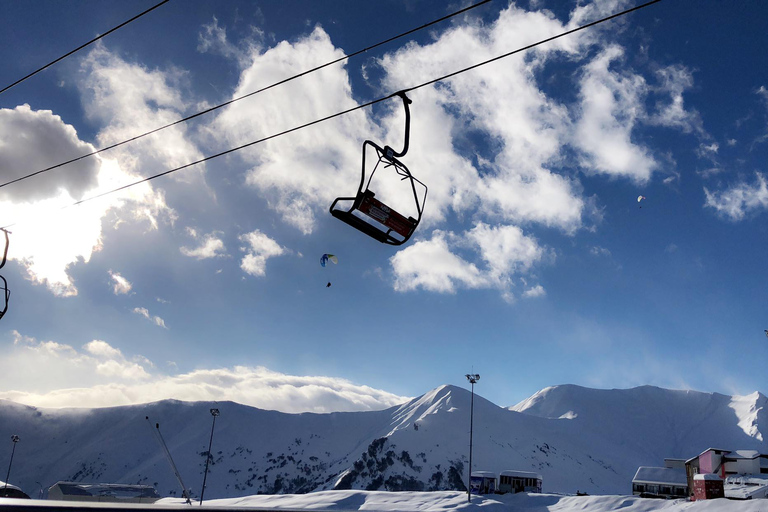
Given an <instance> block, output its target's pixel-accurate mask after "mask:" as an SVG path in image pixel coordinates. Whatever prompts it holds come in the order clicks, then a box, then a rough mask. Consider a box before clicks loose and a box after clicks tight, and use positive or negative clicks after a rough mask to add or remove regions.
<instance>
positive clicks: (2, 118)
mask: <svg viewBox="0 0 768 512" xmlns="http://www.w3.org/2000/svg"><path fill="white" fill-rule="evenodd" d="M81 71H82V72H83V74H84V76H85V79H84V80H81V81H78V82H77V83H78V87H80V92H81V94H82V96H83V103H84V107H85V110H86V112H87V114H88V115H89V116H90V117H91V119H92V120H94V121H95V122H97V123H100V124H101V125H102V126H101V128H100V130H99V132H98V134H97V139H98V140H99V142H100V143H101V144H102V145H105V144H109V143H113V142H116V141H119V140H120V141H121V140H124V139H125V138H128V137H130V136H134V135H137V133H138V132H140V131H142V130H144V129H151V128H156V127H157V126H158V125H161V124H165V123H166V122H168V121H171V120H176V119H178V118H179V117H180V115H179V112H181V111H182V110H183V109H184V108H185V104H184V102H183V101H182V100H181V95H180V91H179V90H177V88H176V86H177V85H178V83H172V82H173V80H172V78H173V79H175V80H176V82H178V81H179V80H180V78H179V74H178V73H177V74H176V75H174V74H173V73H170V74H164V73H162V72H159V71H154V72H152V71H148V70H146V69H144V68H142V67H140V66H136V65H131V64H128V63H126V62H125V61H123V60H121V59H119V58H118V57H116V56H114V55H112V54H111V53H110V52H108V51H107V50H106V49H105V48H104V47H103V46H98V47H97V48H95V49H94V50H93V51H92V52H91V53H90V54H89V55H88V57H87V58H86V59H84V63H83V67H82V70H81ZM0 147H2V151H0V168H2V169H4V170H7V171H8V173H10V177H16V174H27V173H29V172H33V171H36V170H39V169H40V168H44V167H48V166H50V165H52V164H56V163H60V162H62V161H64V160H66V159H70V158H73V157H77V156H82V155H83V154H86V153H90V152H92V151H93V150H94V149H95V148H94V146H92V145H91V144H89V143H86V142H84V141H81V140H79V138H78V135H77V132H76V131H75V129H74V128H73V127H72V126H70V125H68V124H66V122H65V120H63V119H62V118H61V117H59V116H57V115H54V114H53V113H52V112H50V111H47V110H38V111H35V110H32V109H31V108H30V107H29V106H28V105H21V106H18V107H16V108H15V109H0ZM198 155H199V152H196V148H195V147H194V145H192V144H191V143H189V142H188V140H187V139H186V138H185V137H184V132H183V129H182V128H178V129H175V127H174V128H171V129H169V130H165V131H163V132H162V135H157V136H153V137H149V138H147V139H146V140H144V141H141V142H139V143H137V144H134V145H132V147H131V149H130V151H128V150H125V149H115V150H112V152H110V158H106V157H102V156H95V157H90V158H87V159H84V160H81V161H80V162H78V164H77V165H76V166H69V167H65V168H61V169H56V170H55V171H52V172H48V173H45V174H41V175H39V176H35V177H33V178H30V179H28V180H25V181H23V182H19V183H16V184H13V185H9V186H8V187H3V189H0V218H2V219H3V224H10V223H13V222H17V221H23V222H19V223H18V226H16V227H15V228H14V233H13V237H12V243H13V250H12V251H11V252H10V253H9V256H10V257H11V258H13V259H15V260H17V261H19V262H20V263H21V264H22V265H23V267H24V268H25V269H26V272H27V275H28V277H29V279H30V280H32V281H33V282H36V283H40V284H45V285H47V286H48V287H49V288H50V290H51V291H52V292H53V293H54V294H56V295H60V296H72V295H76V294H77V293H78V291H77V287H76V285H75V283H74V282H73V281H72V279H71V278H70V276H69V273H68V270H69V269H68V267H69V266H70V265H73V264H77V263H80V262H82V263H88V262H89V261H90V258H91V256H92V254H93V253H94V252H95V251H98V250H100V249H101V243H102V220H103V219H104V217H105V216H106V215H107V213H108V212H111V213H113V214H114V216H113V219H114V221H115V223H116V224H119V223H120V222H123V221H142V220H147V221H149V223H150V225H151V227H153V228H156V227H157V226H158V219H160V218H164V219H168V220H172V219H173V215H174V212H173V210H172V209H170V208H168V206H167V205H166V203H165V195H164V194H163V193H162V192H156V191H154V190H153V189H152V187H151V186H150V185H149V184H148V183H143V184H141V185H138V186H133V187H131V188H129V189H126V190H123V191H121V192H118V193H114V194H110V195H108V196H106V197H104V198H101V199H98V200H93V201H87V202H85V203H83V204H80V205H78V206H77V207H76V208H64V209H63V210H62V207H64V206H67V205H71V204H72V202H73V200H79V199H83V198H86V199H87V198H88V197H89V196H90V197H93V196H97V195H99V194H101V193H104V192H107V191H111V190H113V189H116V188H118V187H121V186H124V185H126V184H127V183H132V182H135V181H136V180H137V177H138V176H137V175H138V171H144V172H146V169H145V167H144V166H147V167H149V168H152V167H154V168H158V167H160V166H162V167H160V168H165V167H167V166H168V165H171V164H178V163H180V162H181V163H187V162H188V161H189V160H188V159H189V158H190V157H195V156H198ZM14 173H15V174H14ZM192 174H194V173H192ZM189 175H190V173H187V176H189Z"/></svg>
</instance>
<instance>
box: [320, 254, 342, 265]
mask: <svg viewBox="0 0 768 512" xmlns="http://www.w3.org/2000/svg"><path fill="white" fill-rule="evenodd" d="M328 260H331V261H332V262H333V263H334V264H337V263H338V262H339V258H337V257H336V256H334V255H333V254H323V255H322V256H321V257H320V265H322V266H325V264H326V263H328Z"/></svg>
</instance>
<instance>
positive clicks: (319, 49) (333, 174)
mask: <svg viewBox="0 0 768 512" xmlns="http://www.w3.org/2000/svg"><path fill="white" fill-rule="evenodd" d="M341 56H343V52H342V51H341V50H340V49H338V48H335V47H334V46H333V44H332V43H331V41H330V37H329V36H328V34H326V33H325V32H324V31H323V30H322V29H321V28H316V29H314V30H313V31H312V33H310V34H308V35H307V36H305V37H300V38H298V39H297V40H296V41H295V42H293V43H289V42H287V41H283V42H281V43H280V44H278V45H277V46H275V47H274V48H269V49H267V50H266V51H264V52H263V53H262V52H260V51H257V50H254V54H253V55H252V56H251V58H252V61H253V62H252V64H251V65H250V66H249V67H248V68H246V69H245V70H244V71H243V73H242V75H241V77H240V83H239V84H238V87H237V89H236V90H235V91H234V93H233V97H237V96H242V95H245V94H247V93H250V92H252V91H254V90H257V89H260V88H263V87H264V86H266V85H269V84H271V83H274V82H277V81H279V80H283V79H284V78H285V77H287V76H291V75H294V74H297V73H300V72H303V71H306V70H307V69H310V68H313V67H316V66H318V65H320V64H323V63H325V62H328V61H330V60H334V59H338V58H339V57H341ZM356 105H357V103H356V102H355V101H354V100H353V99H352V91H351V86H350V84H349V78H348V76H347V73H346V71H345V69H344V67H343V65H338V66H330V67H327V68H324V69H322V70H320V71H317V72H315V73H313V74H312V76H311V79H299V80H294V81H291V82H289V83H286V84H284V85H283V86H281V87H280V88H279V90H278V89H274V90H269V91H265V92H263V93H261V94H259V95H257V96H253V97H252V98H249V99H248V101H247V102H240V103H237V105H234V106H231V107H227V108H225V109H223V111H222V113H221V114H220V115H219V116H218V117H217V119H216V121H215V123H213V126H212V127H211V128H210V134H211V136H212V137H215V138H219V139H224V141H225V142H226V143H227V145H229V146H237V145H242V144H245V143H249V142H253V141H254V140H258V139H261V138H263V137H266V136H269V135H273V134H275V133H279V132H281V131H284V130H286V129H289V128H293V127H296V126H299V125H302V124H304V123H307V122H310V121H314V120H316V119H318V118H321V117H324V116H327V115H330V114H334V113H336V112H339V111H342V110H346V109H349V108H352V107H355V106H356ZM371 132H372V130H371V127H370V126H368V124H367V121H366V119H365V114H364V113H363V112H355V113H352V114H349V115H346V116H343V117H340V118H337V119H335V120H332V121H326V122H324V123H322V125H318V126H313V127H309V128H306V129H303V130H300V131H297V132H294V133H292V134H291V135H290V137H281V138H277V139H274V140H270V141H267V142H264V143H261V144H259V145H258V146H256V147H254V148H253V149H246V150H242V151H238V153H237V154H238V157H239V158H241V159H243V161H244V162H245V163H246V164H247V165H249V166H250V169H249V171H248V172H247V174H246V184H247V185H248V186H250V187H253V188H254V189H256V190H258V191H259V193H261V194H262V195H263V196H264V197H265V198H266V199H267V201H268V203H269V205H270V206H271V207H272V208H273V209H274V210H276V211H277V212H278V213H279V214H280V215H281V216H282V218H283V220H284V221H285V222H287V223H288V224H290V225H292V226H295V227H296V228H297V229H299V230H300V231H301V232H303V233H306V234H308V233H311V232H312V230H313V229H314V225H315V222H316V221H315V211H316V210H322V211H325V210H326V209H327V207H328V205H329V204H330V203H331V201H332V200H333V198H334V197H335V195H345V196H346V195H350V194H354V191H355V189H356V187H357V184H358V182H359V180H360V176H359V173H360V168H359V166H360V155H359V148H360V143H361V142H362V139H361V138H362V137H364V136H366V135H368V134H370V133H371Z"/></svg>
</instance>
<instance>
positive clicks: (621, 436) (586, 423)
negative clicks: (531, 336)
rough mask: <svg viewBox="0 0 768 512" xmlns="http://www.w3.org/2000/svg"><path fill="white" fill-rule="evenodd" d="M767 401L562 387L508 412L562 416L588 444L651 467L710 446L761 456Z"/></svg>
mask: <svg viewBox="0 0 768 512" xmlns="http://www.w3.org/2000/svg"><path fill="white" fill-rule="evenodd" d="M766 402H768V398H766V397H765V395H763V394H761V393H757V392H756V393H753V394H751V395H748V396H743V397H739V396H726V395H721V394H718V393H701V392H698V391H676V390H669V389H662V388H657V387H653V386H641V387H637V388H632V389H611V390H601V389H589V388H583V387H580V386H573V385H565V386H555V387H550V388H546V389H544V390H542V391H539V392H538V393H536V394H535V395H533V396H532V397H530V398H528V399H527V400H524V401H523V402H521V403H519V404H517V405H515V406H513V407H510V410H512V411H518V412H523V413H525V414H530V415H535V416H538V417H542V418H550V419H558V418H563V419H561V420H560V421H569V422H572V423H573V426H574V428H577V429H579V430H582V431H586V432H590V433H592V434H593V435H592V436H587V437H586V438H585V440H586V441H588V442H589V443H590V444H592V443H598V442H600V440H602V442H603V443H604V444H605V445H606V446H608V447H610V452H611V454H612V458H613V460H616V458H617V457H627V458H630V459H632V460H638V462H640V463H639V464H638V465H650V466H653V465H660V464H661V463H662V460H663V459H664V458H665V457H675V458H690V457H693V456H694V455H698V454H699V453H701V452H702V451H704V450H705V449H707V448H710V447H716V448H724V449H753V450H761V451H762V453H765V450H766V446H765V443H763V438H764V437H763V435H762V432H761V425H762V430H765V429H766V428H768V410H766V407H765V405H766ZM565 418H569V419H567V420H565ZM590 437H591V439H590ZM606 456H607V455H606ZM638 456H639V457H640V458H639V459H636V458H637V457H638Z"/></svg>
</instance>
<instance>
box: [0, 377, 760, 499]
mask: <svg viewBox="0 0 768 512" xmlns="http://www.w3.org/2000/svg"><path fill="white" fill-rule="evenodd" d="M765 402H766V398H765V397H764V396H763V395H761V394H759V393H755V394H753V395H749V396H747V397H728V396H725V395H717V394H706V393H696V392H682V391H669V390H663V389H659V388H651V387H641V388H635V389H629V390H594V389H588V388H580V387H578V386H558V387H555V388H548V389H546V390H542V391H541V392H539V393H537V394H536V395H534V396H533V397H531V398H530V399H529V400H527V401H525V402H524V403H521V404H518V405H517V406H515V407H514V408H510V409H505V408H502V407H499V406H497V405H495V404H493V403H491V402H489V401H487V400H485V399H483V398H482V397H480V396H478V395H477V394H476V395H475V403H474V407H475V408H474V450H473V467H474V468H475V469H476V470H489V471H496V472H498V471H501V470H504V469H518V470H534V471H537V472H539V473H541V474H542V475H543V477H544V491H545V492H563V493H574V492H576V490H581V491H586V492H589V493H590V494H626V493H628V492H629V489H630V482H631V479H632V476H633V475H634V473H635V471H636V470H637V467H638V466H640V465H660V464H661V463H662V462H663V460H662V459H663V458H664V457H690V456H693V455H696V454H698V453H699V452H700V451H702V450H703V449H705V448H707V447H708V446H713V445H714V446H718V447H722V448H728V449H756V450H760V451H761V452H763V453H765V452H766V451H768V447H766V446H765V443H763V442H762V431H763V430H765V428H766V420H767V418H766V417H765V414H766V412H765V407H764V405H765ZM469 406H470V393H469V391H468V390H466V389H463V388H457V387H454V386H441V387H439V388H436V389H434V390H432V391H430V392H428V393H426V394H425V395H423V396H421V397H419V398H416V399H414V400H412V401H410V402H408V403H406V404H403V405H401V406H399V407H393V408H390V409H387V410H384V411H375V412H357V413H333V414H309V413H307V414H285V413H279V412H275V411H264V410H260V409H255V408H252V407H247V406H243V405H239V404H235V403H229V402H225V403H222V402H219V403H216V404H211V403H205V402H197V403H188V402H178V401H163V402H158V403H153V404H147V405H141V406H127V407H116V408H106V409H92V410H77V409H63V410H54V409H36V408H32V407H26V406H21V405H18V404H15V403H12V402H9V401H0V434H2V435H7V436H10V435H11V434H18V435H20V436H21V441H20V442H19V443H18V445H17V448H16V456H15V458H14V462H13V470H12V473H11V478H10V481H11V482H12V483H14V484H17V485H19V486H20V487H21V488H22V489H24V490H25V491H26V492H27V493H28V494H30V495H32V496H35V497H36V496H37V495H38V494H39V490H40V489H41V488H47V487H48V486H50V485H52V484H53V483H55V482H56V481H58V480H77V481H84V482H92V483H95V482H120V483H149V484H153V485H155V486H156V487H157V489H158V491H159V492H160V494H161V495H165V496H174V495H176V496H178V495H179V494H180V492H179V486H178V484H177V483H176V481H175V478H174V476H173V473H172V472H171V470H170V468H169V466H168V464H167V462H166V460H165V458H164V456H163V455H162V452H161V451H160V449H159V446H158V444H157V442H156V440H155V438H154V437H153V433H152V428H153V427H152V425H154V423H155V422H159V423H160V429H161V432H162V434H163V436H164V438H165V440H166V442H167V444H168V447H169V449H170V451H171V453H172V455H173V457H174V460H175V462H176V465H177V466H178V468H179V470H180V472H181V475H182V478H183V479H184V481H185V484H186V485H187V487H190V488H192V491H193V495H199V491H200V485H201V482H202V478H203V468H204V464H205V456H206V450H207V447H208V441H209V436H210V429H211V419H212V418H211V415H210V414H209V409H210V408H211V407H217V408H218V409H219V410H220V411H221V416H219V417H218V418H217V420H216V431H215V436H214V442H213V449H212V453H213V456H214V457H213V464H212V465H211V467H210V471H209V475H208V481H207V489H206V494H205V495H206V497H207V498H211V499H213V498H222V497H237V496H249V495H254V494H276V493H306V492H310V491H321V490H329V489H369V490H450V489H457V488H458V489H463V488H464V483H465V482H466V471H467V458H468V445H469ZM511 409H515V410H511ZM146 416H149V418H150V422H151V424H150V423H148V422H147V420H146V419H145V417H146ZM567 418H571V419H567ZM8 455H10V454H8ZM5 457H6V455H2V457H0V467H2V464H3V463H7V459H5Z"/></svg>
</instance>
